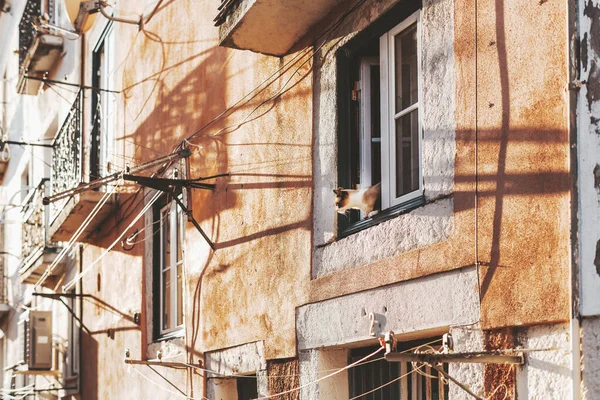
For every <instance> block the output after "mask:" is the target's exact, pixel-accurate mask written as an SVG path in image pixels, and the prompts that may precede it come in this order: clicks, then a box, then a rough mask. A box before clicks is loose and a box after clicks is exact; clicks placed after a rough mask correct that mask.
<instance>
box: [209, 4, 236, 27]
mask: <svg viewBox="0 0 600 400" xmlns="http://www.w3.org/2000/svg"><path fill="white" fill-rule="evenodd" d="M240 3H241V1H240V0H221V5H220V6H219V8H218V13H217V16H216V17H215V19H214V20H213V22H214V23H215V26H220V25H223V24H224V23H225V21H226V20H227V17H228V16H230V15H231V14H233V12H234V11H235V10H236V9H237V8H238V7H239V5H240Z"/></svg>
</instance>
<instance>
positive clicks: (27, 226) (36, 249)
mask: <svg viewBox="0 0 600 400" xmlns="http://www.w3.org/2000/svg"><path fill="white" fill-rule="evenodd" d="M47 182H48V179H42V180H41V182H40V183H39V184H38V185H37V187H35V189H33V190H32V191H31V192H30V193H29V195H27V198H26V199H25V202H24V204H23V208H22V211H21V212H22V214H23V230H22V236H21V255H22V257H23V264H28V263H29V262H30V261H33V259H34V258H37V257H39V256H41V255H42V253H43V251H44V248H45V247H46V244H47V238H46V214H45V212H44V208H45V207H44V204H43V203H42V199H43V198H44V196H45V195H46V183H47Z"/></svg>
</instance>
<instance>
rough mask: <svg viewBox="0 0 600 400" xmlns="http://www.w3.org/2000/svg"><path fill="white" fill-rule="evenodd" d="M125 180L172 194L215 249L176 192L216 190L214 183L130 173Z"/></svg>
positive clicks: (125, 176) (213, 247) (212, 247)
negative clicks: (181, 190) (184, 189)
mask: <svg viewBox="0 0 600 400" xmlns="http://www.w3.org/2000/svg"><path fill="white" fill-rule="evenodd" d="M123 180H126V181H133V182H136V183H138V184H140V185H142V186H145V187H148V188H150V189H154V190H158V191H161V192H165V193H168V194H170V195H171V196H172V197H173V199H174V200H175V202H177V205H179V208H181V210H182V211H183V212H184V213H185V215H187V216H188V219H189V221H190V222H191V223H192V224H193V225H194V227H195V228H196V230H197V231H198V232H200V235H202V237H203V238H204V240H206V243H208V245H209V246H210V248H211V249H213V250H215V244H214V243H213V241H212V240H211V239H210V238H209V237H208V235H207V234H206V232H204V230H203V229H202V227H201V226H200V224H199V223H198V221H196V218H194V214H193V213H192V211H191V210H190V209H189V208H187V207H186V206H185V204H183V202H182V201H181V199H180V198H179V197H178V196H176V194H175V192H176V190H175V189H181V188H182V187H189V188H195V189H207V190H215V187H216V186H215V185H214V184H209V183H201V182H199V179H194V180H189V179H167V178H149V177H145V176H135V175H129V174H125V175H123Z"/></svg>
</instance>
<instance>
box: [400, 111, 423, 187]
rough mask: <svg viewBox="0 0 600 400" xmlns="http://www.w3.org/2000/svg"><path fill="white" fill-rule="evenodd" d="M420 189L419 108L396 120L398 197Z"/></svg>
mask: <svg viewBox="0 0 600 400" xmlns="http://www.w3.org/2000/svg"><path fill="white" fill-rule="evenodd" d="M418 189H419V110H418V109H416V110H414V111H412V112H410V113H408V114H405V115H403V116H402V117H400V118H398V119H397V120H396V197H400V196H403V195H405V194H407V193H410V192H413V191H415V190H418Z"/></svg>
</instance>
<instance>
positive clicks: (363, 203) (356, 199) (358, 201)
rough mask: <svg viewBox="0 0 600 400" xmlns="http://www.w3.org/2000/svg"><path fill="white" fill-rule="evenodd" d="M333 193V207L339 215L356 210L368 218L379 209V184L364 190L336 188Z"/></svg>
mask: <svg viewBox="0 0 600 400" xmlns="http://www.w3.org/2000/svg"><path fill="white" fill-rule="evenodd" d="M333 193H335V207H336V208H337V212H339V213H340V214H345V213H346V211H347V210H350V209H356V210H361V211H362V212H364V213H365V218H368V217H370V216H372V215H374V214H376V213H377V212H378V211H379V209H380V204H379V203H380V200H379V199H380V193H381V183H378V184H376V185H373V186H369V187H368V188H364V189H344V188H337V189H334V190H333Z"/></svg>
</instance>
